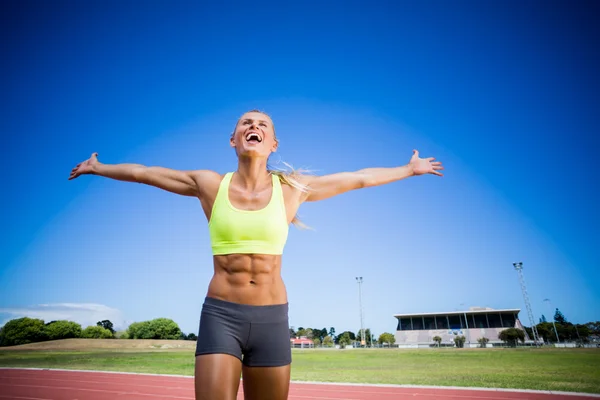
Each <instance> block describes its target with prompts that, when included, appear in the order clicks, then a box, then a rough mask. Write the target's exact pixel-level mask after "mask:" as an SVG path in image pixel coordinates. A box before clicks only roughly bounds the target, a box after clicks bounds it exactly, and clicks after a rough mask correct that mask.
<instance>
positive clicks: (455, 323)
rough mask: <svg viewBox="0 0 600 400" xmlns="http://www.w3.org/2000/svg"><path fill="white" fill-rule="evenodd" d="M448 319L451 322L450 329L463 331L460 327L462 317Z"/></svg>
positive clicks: (454, 316) (451, 316) (455, 316)
mask: <svg viewBox="0 0 600 400" xmlns="http://www.w3.org/2000/svg"><path fill="white" fill-rule="evenodd" d="M448 319H449V320H450V329H461V328H462V327H461V325H460V320H461V318H460V316H459V315H456V314H454V315H448Z"/></svg>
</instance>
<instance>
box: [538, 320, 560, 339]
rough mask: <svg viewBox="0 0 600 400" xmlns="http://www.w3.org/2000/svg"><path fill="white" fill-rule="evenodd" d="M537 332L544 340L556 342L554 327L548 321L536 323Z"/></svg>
mask: <svg viewBox="0 0 600 400" xmlns="http://www.w3.org/2000/svg"><path fill="white" fill-rule="evenodd" d="M536 328H537V331H538V334H539V335H540V337H541V338H542V340H543V341H544V342H556V335H555V334H554V327H553V326H552V323H550V322H541V323H539V324H537V325H536Z"/></svg>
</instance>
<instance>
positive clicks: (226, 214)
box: [208, 172, 289, 255]
mask: <svg viewBox="0 0 600 400" xmlns="http://www.w3.org/2000/svg"><path fill="white" fill-rule="evenodd" d="M271 176H272V178H273V179H272V180H273V193H272V195H271V200H270V201H269V204H267V206H266V207H265V208H263V209H260V210H255V211H247V210H240V209H237V208H235V207H234V206H233V204H231V202H230V201H229V184H230V182H231V178H232V177H233V172H228V173H227V174H225V176H224V177H223V180H222V181H221V183H220V185H219V191H218V192H217V197H216V198H215V203H214V204H213V207H212V212H211V216H210V222H209V223H208V229H209V234H210V241H211V245H212V251H213V255H220V254H282V253H283V248H284V246H285V242H286V241H287V237H288V231H289V225H288V223H287V217H286V212H285V203H284V201H283V191H282V190H281V182H280V181H279V178H278V177H277V176H276V175H271Z"/></svg>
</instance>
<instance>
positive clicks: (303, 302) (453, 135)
mask: <svg viewBox="0 0 600 400" xmlns="http://www.w3.org/2000/svg"><path fill="white" fill-rule="evenodd" d="M571 4H572V3H571ZM1 7H2V10H1V12H0V15H2V16H1V18H2V21H1V23H0V33H1V36H0V37H1V39H0V40H1V41H2V42H1V43H2V53H3V62H2V67H1V71H2V74H1V75H0V76H1V77H0V79H1V80H2V81H1V85H2V91H1V93H2V96H1V99H2V100H1V101H2V104H1V106H2V107H1V110H2V112H1V119H0V124H1V125H0V128H1V131H2V133H3V135H2V158H1V163H2V165H1V166H2V168H1V174H2V176H1V178H2V196H1V199H2V200H1V201H2V203H1V204H2V207H1V208H0V213H1V214H0V217H1V220H2V228H3V229H2V232H3V235H2V236H3V239H2V241H1V242H0V246H1V252H0V324H2V323H4V322H5V321H6V320H8V319H11V318H15V317H18V316H22V315H29V316H41V317H43V318H44V319H46V320H47V321H48V320H51V319H57V318H70V319H75V320H77V321H80V322H81V323H83V324H84V325H85V324H88V323H92V324H93V323H95V321H97V320H98V319H100V318H105V317H108V318H111V319H112V320H113V322H115V324H116V325H117V326H118V327H119V326H121V327H122V326H123V325H124V324H126V323H129V322H132V321H142V320H147V319H151V318H156V317H168V318H173V319H174V320H175V321H176V322H177V323H178V324H179V325H180V326H181V328H182V329H183V330H184V331H185V332H195V331H196V330H197V325H198V318H199V313H200V309H201V304H202V301H203V299H204V296H205V294H206V288H207V284H208V281H209V279H210V277H211V273H212V265H211V261H212V259H211V252H210V243H209V240H208V231H207V227H206V221H205V220H204V217H203V215H202V212H201V209H200V206H199V204H198V201H197V200H194V199H190V198H183V197H178V196H176V195H173V194H169V193H167V192H161V191H160V190H158V189H154V188H150V187H144V186H141V185H135V184H128V183H122V182H116V181H109V180H107V179H103V178H99V177H89V176H87V177H85V176H84V177H81V178H79V179H77V180H75V181H68V180H67V177H68V175H69V171H70V170H71V168H72V167H73V166H74V165H75V164H77V163H78V162H80V161H82V160H84V159H86V158H87V157H89V155H90V154H91V153H92V152H98V153H99V154H100V157H99V158H100V161H102V162H106V163H118V162H135V163H141V164H146V165H162V166H166V167H172V168H181V169H196V168H207V169H214V170H217V171H219V172H226V171H230V170H233V169H235V168H236V158H235V154H234V152H233V150H231V149H230V148H229V146H228V137H229V133H230V132H231V130H232V129H233V126H234V124H235V121H236V119H237V118H238V117H239V116H240V115H241V114H242V113H243V112H244V111H246V110H248V109H250V108H260V109H264V110H265V111H267V112H269V113H270V114H271V115H272V117H273V120H274V122H275V124H276V129H277V132H278V135H279V138H280V142H281V145H280V151H279V152H278V154H277V155H276V156H275V157H274V158H273V161H274V162H275V161H277V160H280V159H281V160H284V161H287V162H289V163H291V164H292V165H294V166H295V167H308V168H311V169H313V170H315V171H316V173H318V174H324V173H331V172H337V171H343V170H356V169H360V168H364V167H376V166H384V167H391V166H397V165H402V164H405V163H406V162H408V160H409V158H410V156H411V151H412V149H413V148H417V149H419V150H420V152H421V154H422V155H423V156H434V157H436V158H438V159H439V160H441V161H442V162H443V163H444V165H445V167H446V170H445V176H444V177H443V178H438V177H434V176H426V177H419V178H411V179H409V180H406V181H402V182H397V183H393V184H390V185H387V186H383V187H377V188H371V189H365V190H362V191H356V192H352V193H348V194H346V195H343V196H340V197H337V198H334V199H330V200H327V201H324V202H320V203H311V204H306V205H304V206H303V207H302V208H301V211H300V215H301V217H302V218H303V219H304V221H305V222H306V223H307V224H309V225H310V226H312V227H313V228H314V231H306V232H304V231H298V230H297V229H295V228H291V232H290V236H289V241H288V244H287V248H286V252H285V254H284V268H283V275H284V279H285V281H286V284H287V287H288V292H289V300H290V324H291V325H292V326H295V327H298V326H304V327H317V328H321V327H327V328H329V327H330V326H334V327H335V328H336V330H337V331H338V332H341V331H343V330H352V331H357V330H358V329H359V326H360V324H359V312H358V285H357V284H356V281H355V277H356V276H363V278H364V284H363V300H364V312H365V324H366V326H367V327H371V328H372V330H373V332H374V333H375V334H377V335H378V334H380V333H381V332H384V331H388V332H393V331H394V329H395V327H396V320H395V319H394V318H393V314H395V313H409V312H433V311H452V310H456V309H462V308H467V307H470V306H488V307H493V308H511V307H516V308H521V309H522V310H523V311H522V312H521V314H520V315H521V318H522V319H523V320H524V323H525V324H526V325H528V324H529V323H528V321H527V315H526V312H525V308H524V307H525V306H524V301H523V297H522V295H521V290H520V286H519V282H518V276H517V274H516V272H515V271H514V270H513V267H512V263H513V262H515V261H522V262H523V263H524V266H525V270H524V272H525V278H526V282H527V285H528V291H529V296H530V299H531V304H532V307H533V312H534V314H535V318H536V322H537V319H538V318H539V317H540V316H541V314H545V315H546V317H549V316H550V315H551V314H552V312H551V311H550V310H549V306H548V304H547V303H544V302H543V299H544V298H550V299H551V301H552V305H554V306H555V307H558V308H559V309H560V310H561V311H562V312H563V313H564V315H565V316H566V317H567V319H568V320H570V321H572V322H577V323H585V322H588V321H595V320H599V319H600V314H599V310H600V285H599V283H600V272H599V271H600V268H599V266H600V256H599V252H598V246H599V245H600V234H599V233H598V224H599V223H600V215H599V212H598V204H600V201H599V199H598V197H599V196H598V187H599V185H598V177H597V173H598V172H597V161H596V158H597V153H598V150H599V146H598V144H599V143H598V142H599V139H598V126H599V125H600V124H599V122H600V121H599V115H600V113H599V112H598V111H599V110H600V98H599V97H598V93H600V82H599V78H598V76H599V75H598V71H599V70H600V43H598V41H599V40H598V38H600V28H599V26H598V24H597V23H596V21H597V19H598V16H599V5H598V3H597V2H592V1H587V2H586V1H580V2H577V4H576V5H568V2H566V1H565V2H559V1H553V2H534V1H525V2H517V1H491V2H480V1H453V2H447V1H425V2H417V1H410V2H409V1H375V2H373V1H369V2H356V1H340V2H336V1H328V2H301V3H297V2H296V3H281V2H273V3H272V4H270V3H265V2H260V1H258V2H257V1H253V2H245V4H242V3H235V2H181V1H169V2H166V1H153V2H137V1H136V2H131V1H118V2H117V1H104V2H99V1H86V2H80V1H59V2H39V1H36V2H32V1H20V2H16V1H13V2H4V3H3V4H2V6H1Z"/></svg>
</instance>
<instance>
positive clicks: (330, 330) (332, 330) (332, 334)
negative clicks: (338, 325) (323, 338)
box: [329, 326, 335, 338]
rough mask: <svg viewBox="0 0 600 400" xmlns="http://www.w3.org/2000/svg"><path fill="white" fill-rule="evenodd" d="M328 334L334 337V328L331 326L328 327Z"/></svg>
mask: <svg viewBox="0 0 600 400" xmlns="http://www.w3.org/2000/svg"><path fill="white" fill-rule="evenodd" d="M329 336H331V337H332V338H334V337H335V328H334V327H333V326H332V327H331V328H329Z"/></svg>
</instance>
